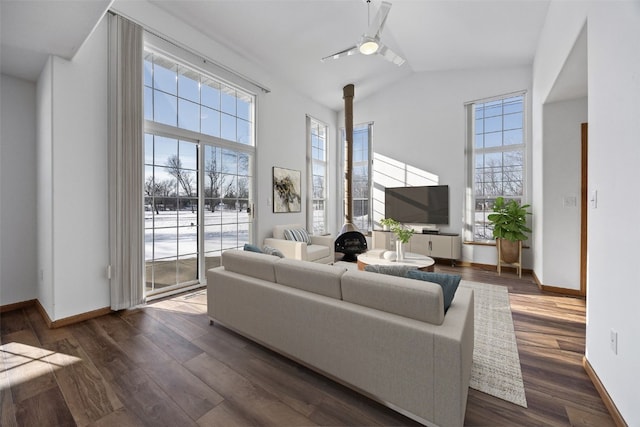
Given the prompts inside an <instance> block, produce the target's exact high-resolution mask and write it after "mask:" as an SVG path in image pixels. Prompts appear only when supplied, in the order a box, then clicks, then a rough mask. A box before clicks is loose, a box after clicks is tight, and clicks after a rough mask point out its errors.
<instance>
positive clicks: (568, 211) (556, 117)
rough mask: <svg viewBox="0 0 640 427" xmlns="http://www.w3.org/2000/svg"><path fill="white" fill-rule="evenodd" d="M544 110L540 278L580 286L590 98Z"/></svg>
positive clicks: (549, 283)
mask: <svg viewBox="0 0 640 427" xmlns="http://www.w3.org/2000/svg"><path fill="white" fill-rule="evenodd" d="M543 114H544V120H543V123H544V130H543V141H544V147H543V174H542V180H543V194H544V205H543V209H542V212H543V215H544V218H545V221H544V223H543V224H542V227H541V229H539V231H540V232H541V233H540V234H542V235H543V236H544V239H543V249H542V256H543V257H544V258H543V263H544V273H543V274H542V273H540V274H538V279H539V280H540V281H541V282H542V283H543V284H544V285H546V286H554V287H560V288H566V289H575V290H580V230H581V228H580V213H581V209H580V194H581V168H582V165H581V160H580V155H581V124H582V123H585V122H586V121H587V98H580V99H575V100H570V101H561V102H554V103H550V104H545V105H544V108H543ZM571 201H573V202H575V204H573V205H572V203H571Z"/></svg>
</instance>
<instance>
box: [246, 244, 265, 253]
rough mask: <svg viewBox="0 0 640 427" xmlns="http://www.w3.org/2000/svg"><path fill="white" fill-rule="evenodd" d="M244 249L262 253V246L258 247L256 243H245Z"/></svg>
mask: <svg viewBox="0 0 640 427" xmlns="http://www.w3.org/2000/svg"><path fill="white" fill-rule="evenodd" d="M244 250H245V251H249V252H257V253H259V254H261V253H262V249H260V247H258V246H256V245H252V244H250V243H245V244H244Z"/></svg>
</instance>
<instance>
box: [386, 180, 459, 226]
mask: <svg viewBox="0 0 640 427" xmlns="http://www.w3.org/2000/svg"><path fill="white" fill-rule="evenodd" d="M384 199H385V202H384V216H385V218H393V219H395V220H396V221H399V222H402V223H409V224H439V225H448V224H449V186H448V185H427V186H422V187H387V188H385V190H384Z"/></svg>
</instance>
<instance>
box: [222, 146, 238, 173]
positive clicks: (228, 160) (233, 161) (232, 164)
mask: <svg viewBox="0 0 640 427" xmlns="http://www.w3.org/2000/svg"><path fill="white" fill-rule="evenodd" d="M221 170H222V171H223V172H226V173H230V174H234V175H235V174H236V173H238V154H237V153H236V152H235V151H231V150H225V149H223V150H222V169H221Z"/></svg>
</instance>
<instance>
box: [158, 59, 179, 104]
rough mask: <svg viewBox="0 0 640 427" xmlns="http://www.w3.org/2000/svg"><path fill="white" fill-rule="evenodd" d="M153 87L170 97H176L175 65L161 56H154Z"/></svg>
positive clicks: (176, 76)
mask: <svg viewBox="0 0 640 427" xmlns="http://www.w3.org/2000/svg"><path fill="white" fill-rule="evenodd" d="M154 62H155V63H154V67H153V87H154V88H155V89H158V90H161V91H163V92H166V93H170V94H172V95H177V84H176V82H177V79H178V74H177V68H178V67H177V65H176V64H174V63H172V62H170V61H168V60H165V59H164V58H162V57H161V56H157V55H155V56H154Z"/></svg>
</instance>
